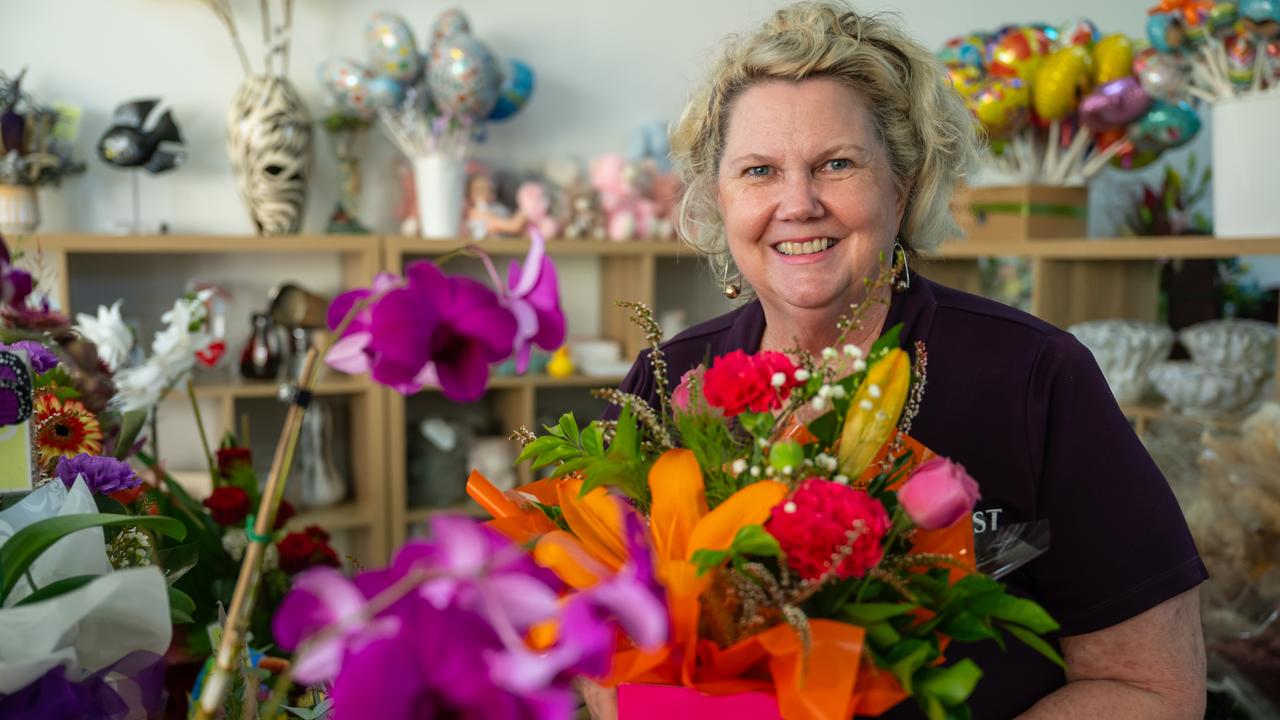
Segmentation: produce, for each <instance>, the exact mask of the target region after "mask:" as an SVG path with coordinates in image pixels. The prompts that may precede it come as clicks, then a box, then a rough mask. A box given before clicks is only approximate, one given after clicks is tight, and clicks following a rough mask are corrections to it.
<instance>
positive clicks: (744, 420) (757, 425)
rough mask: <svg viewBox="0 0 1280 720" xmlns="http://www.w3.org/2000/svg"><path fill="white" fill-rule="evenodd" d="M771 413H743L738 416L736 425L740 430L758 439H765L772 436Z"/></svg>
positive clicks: (772, 419)
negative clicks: (739, 426) (740, 427)
mask: <svg viewBox="0 0 1280 720" xmlns="http://www.w3.org/2000/svg"><path fill="white" fill-rule="evenodd" d="M773 422H774V417H773V413H768V412H762V413H756V412H744V413H742V414H740V415H738V423H739V424H741V425H742V429H743V430H746V431H747V432H749V433H751V434H752V435H753V436H755V437H758V438H767V437H769V436H770V435H772V434H773Z"/></svg>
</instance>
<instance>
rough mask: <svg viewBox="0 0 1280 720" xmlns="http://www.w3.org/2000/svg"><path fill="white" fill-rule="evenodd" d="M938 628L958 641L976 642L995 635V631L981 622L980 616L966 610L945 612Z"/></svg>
mask: <svg viewBox="0 0 1280 720" xmlns="http://www.w3.org/2000/svg"><path fill="white" fill-rule="evenodd" d="M938 630H939V631H940V632H942V633H943V634H944V635H950V636H951V637H952V638H955V639H956V640H959V641H960V642H977V641H979V640H986V639H988V638H991V637H993V636H994V635H995V631H994V630H992V629H991V627H990V626H989V625H988V624H987V623H985V622H983V620H982V618H980V617H978V616H977V615H974V614H973V613H971V612H969V611H968V610H961V611H959V612H953V613H947V615H946V617H945V618H944V619H943V620H942V622H941V623H939V624H938Z"/></svg>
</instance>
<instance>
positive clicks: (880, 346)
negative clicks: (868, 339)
mask: <svg viewBox="0 0 1280 720" xmlns="http://www.w3.org/2000/svg"><path fill="white" fill-rule="evenodd" d="M901 337H902V323H898V324H897V325H894V326H893V327H891V328H889V329H888V330H886V331H884V332H883V333H881V335H880V337H878V338H876V341H875V342H874V343H872V344H871V350H870V351H868V352H867V357H868V358H869V359H870V360H878V359H879V358H880V356H882V355H884V354H885V353H887V352H889V351H890V350H893V349H894V348H896V347H898V346H899V345H900V344H901V342H902V340H901ZM870 360H869V361H868V362H867V364H868V365H870V364H871V362H870Z"/></svg>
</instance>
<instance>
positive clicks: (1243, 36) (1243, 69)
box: [1222, 30, 1258, 87]
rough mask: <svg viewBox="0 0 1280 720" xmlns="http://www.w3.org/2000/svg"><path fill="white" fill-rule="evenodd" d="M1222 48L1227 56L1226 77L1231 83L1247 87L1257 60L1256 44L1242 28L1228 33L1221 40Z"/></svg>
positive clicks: (1250, 81) (1251, 81) (1251, 79)
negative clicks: (1237, 31) (1233, 32)
mask: <svg viewBox="0 0 1280 720" xmlns="http://www.w3.org/2000/svg"><path fill="white" fill-rule="evenodd" d="M1222 48H1223V50H1225V51H1226V56H1227V78H1228V79H1230V80H1231V83H1232V84H1233V85H1236V86H1238V87H1248V86H1249V85H1250V84H1252V83H1253V75H1254V71H1255V69H1256V67H1257V66H1256V65H1255V63H1256V62H1257V60H1258V45H1257V43H1255V42H1254V41H1253V37H1251V36H1250V35H1249V34H1248V33H1246V32H1244V31H1243V30H1242V31H1241V32H1239V33H1236V34H1233V35H1228V36H1227V37H1225V38H1223V40H1222Z"/></svg>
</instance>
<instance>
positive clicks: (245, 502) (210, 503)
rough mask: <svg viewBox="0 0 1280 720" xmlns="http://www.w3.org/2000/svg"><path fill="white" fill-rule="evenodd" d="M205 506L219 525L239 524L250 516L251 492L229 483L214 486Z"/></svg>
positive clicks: (205, 501)
mask: <svg viewBox="0 0 1280 720" xmlns="http://www.w3.org/2000/svg"><path fill="white" fill-rule="evenodd" d="M204 506H205V507H207V508H209V513H210V514H211V515H213V521H214V522H216V523H218V524H219V525H239V524H240V523H242V522H244V519H245V518H246V517H248V516H249V493H247V492H245V491H244V490H242V489H240V488H238V487H232V486H229V485H228V486H223V487H218V488H214V489H213V494H212V495H210V496H209V497H207V498H205V500H204Z"/></svg>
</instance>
